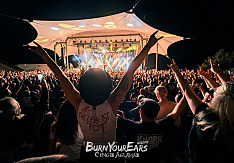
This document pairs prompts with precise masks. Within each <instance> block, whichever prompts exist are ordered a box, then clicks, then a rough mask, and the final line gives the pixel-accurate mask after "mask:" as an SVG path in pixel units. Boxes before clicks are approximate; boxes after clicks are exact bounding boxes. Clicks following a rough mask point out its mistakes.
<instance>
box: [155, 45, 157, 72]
mask: <svg viewBox="0 0 234 163" xmlns="http://www.w3.org/2000/svg"><path fill="white" fill-rule="evenodd" d="M156 48H157V49H156V55H155V69H156V71H158V43H157V45H156Z"/></svg>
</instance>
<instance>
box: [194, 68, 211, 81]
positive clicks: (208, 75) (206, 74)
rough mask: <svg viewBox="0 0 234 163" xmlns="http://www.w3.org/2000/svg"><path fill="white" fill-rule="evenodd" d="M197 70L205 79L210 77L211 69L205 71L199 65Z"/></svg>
mask: <svg viewBox="0 0 234 163" xmlns="http://www.w3.org/2000/svg"><path fill="white" fill-rule="evenodd" d="M197 72H198V74H199V75H201V76H203V77H204V78H206V79H210V78H212V77H211V75H212V74H211V71H210V70H209V69H208V72H205V71H204V70H203V69H202V68H201V67H200V70H199V69H197Z"/></svg>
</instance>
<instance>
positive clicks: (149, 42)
mask: <svg viewBox="0 0 234 163" xmlns="http://www.w3.org/2000/svg"><path fill="white" fill-rule="evenodd" d="M156 33H158V31H156V32H154V33H153V34H152V35H151V36H150V39H149V41H148V42H147V44H146V46H147V47H149V48H151V47H152V46H154V45H155V44H156V43H157V42H158V40H160V39H162V38H163V36H162V37H159V38H156V36H155V35H156Z"/></svg>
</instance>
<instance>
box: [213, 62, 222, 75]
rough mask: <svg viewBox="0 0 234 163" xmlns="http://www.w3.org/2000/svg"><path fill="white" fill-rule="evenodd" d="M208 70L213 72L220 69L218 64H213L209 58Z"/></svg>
mask: <svg viewBox="0 0 234 163" xmlns="http://www.w3.org/2000/svg"><path fill="white" fill-rule="evenodd" d="M210 70H211V71H212V72H213V73H218V72H220V71H222V70H221V68H220V67H219V64H218V65H216V64H213V62H212V60H210Z"/></svg>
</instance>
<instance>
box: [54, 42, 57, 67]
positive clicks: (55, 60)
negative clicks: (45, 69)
mask: <svg viewBox="0 0 234 163" xmlns="http://www.w3.org/2000/svg"><path fill="white" fill-rule="evenodd" d="M56 46H57V43H56V44H55V45H54V62H55V63H56V64H57V58H56V51H55V50H56Z"/></svg>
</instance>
